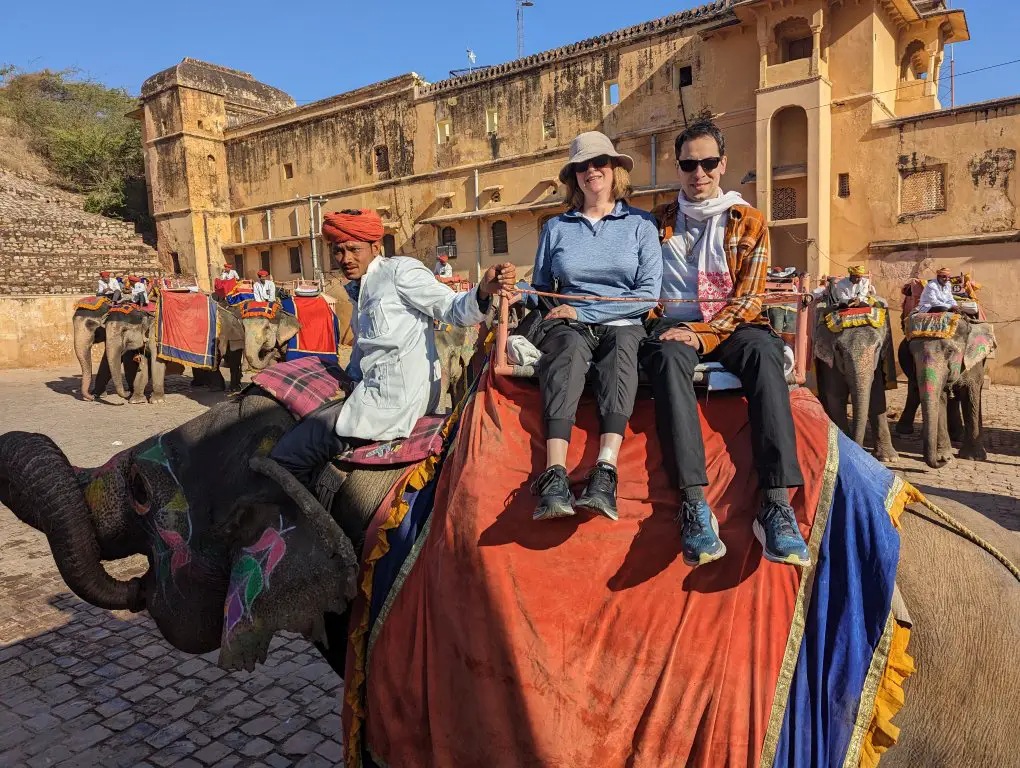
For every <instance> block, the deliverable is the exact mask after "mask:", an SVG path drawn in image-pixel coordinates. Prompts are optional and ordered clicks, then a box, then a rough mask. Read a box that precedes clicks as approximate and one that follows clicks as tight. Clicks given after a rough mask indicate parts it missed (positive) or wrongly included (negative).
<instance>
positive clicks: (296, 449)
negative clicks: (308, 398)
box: [269, 400, 352, 489]
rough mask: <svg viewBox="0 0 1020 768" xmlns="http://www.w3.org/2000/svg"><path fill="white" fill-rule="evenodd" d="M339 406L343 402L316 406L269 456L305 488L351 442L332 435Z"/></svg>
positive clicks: (338, 413)
mask: <svg viewBox="0 0 1020 768" xmlns="http://www.w3.org/2000/svg"><path fill="white" fill-rule="evenodd" d="M343 406H344V401H343V400H336V401H331V402H328V403H325V404H323V405H321V406H319V407H318V408H316V409H315V410H314V411H312V412H311V413H310V414H308V415H307V416H305V417H304V418H303V419H302V420H301V421H300V422H298V423H297V424H296V425H295V426H294V427H292V428H291V429H290V431H288V432H286V433H285V434H284V436H283V437H281V438H280V442H278V443H277V444H276V445H275V446H274V447H273V450H272V451H271V452H270V454H269V457H270V458H271V459H274V460H275V461H276V463H277V464H280V465H281V466H283V467H285V468H286V469H287V470H289V471H290V473H291V474H292V475H294V477H296V478H297V479H298V480H299V481H300V482H301V484H302V485H304V486H305V487H306V488H308V489H312V488H313V485H314V483H315V481H316V480H317V479H318V477H319V473H320V472H322V469H323V468H324V467H325V466H326V462H328V461H329V460H330V459H331V458H333V457H334V456H336V455H337V454H340V453H343V452H344V451H345V450H347V448H348V447H349V446H350V444H351V442H352V441H351V440H350V438H343V437H340V436H338V435H337V433H336V420H337V418H338V417H339V416H340V409H341V408H343Z"/></svg>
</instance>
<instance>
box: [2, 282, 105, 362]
mask: <svg viewBox="0 0 1020 768" xmlns="http://www.w3.org/2000/svg"><path fill="white" fill-rule="evenodd" d="M77 300H78V297H77V296H0V369H3V368H45V367H47V366H53V365H76V364H77V359H76V358H75V356H74V347H73V346H72V341H73V339H74V337H73V332H72V329H71V315H72V314H73V313H74V304H75V302H76V301H77ZM93 370H95V369H93Z"/></svg>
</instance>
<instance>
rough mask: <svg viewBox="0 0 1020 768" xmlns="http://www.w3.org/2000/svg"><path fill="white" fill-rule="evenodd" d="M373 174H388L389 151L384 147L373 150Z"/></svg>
mask: <svg viewBox="0 0 1020 768" xmlns="http://www.w3.org/2000/svg"><path fill="white" fill-rule="evenodd" d="M375 172H376V173H389V172H390V151H389V150H388V149H387V148H386V147H384V146H379V147H376V148H375Z"/></svg>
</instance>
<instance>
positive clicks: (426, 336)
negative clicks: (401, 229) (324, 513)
mask: <svg viewBox="0 0 1020 768" xmlns="http://www.w3.org/2000/svg"><path fill="white" fill-rule="evenodd" d="M352 303H353V304H354V310H355V311H354V313H353V314H352V316H351V330H352V331H353V332H354V337H355V340H354V349H353V350H352V352H351V362H350V364H349V365H348V366H347V373H348V375H350V377H351V378H352V379H354V380H355V381H358V382H359V383H358V385H357V386H356V387H355V388H354V391H353V392H351V394H350V396H349V397H348V398H347V402H346V403H345V404H344V407H343V409H342V410H341V411H340V417H339V419H337V424H336V433H337V434H338V435H339V436H341V437H359V438H362V439H364V440H393V439H395V438H398V437H407V436H408V435H410V434H411V430H412V428H413V427H414V424H415V422H417V421H418V419H419V418H421V417H422V416H424V415H425V414H427V413H430V412H433V411H435V409H436V408H438V406H439V396H440V392H441V388H442V368H441V366H440V364H439V354H438V352H437V351H436V339H435V330H434V328H433V324H432V321H433V319H435V320H439V321H441V322H444V323H448V324H450V325H457V326H471V325H477V324H478V323H480V322H482V321H483V320H484V319H485V313H484V312H483V311H482V309H481V308H480V307H479V306H478V294H477V289H475V290H474V291H466V292H464V293H455V292H454V291H453V290H451V289H450V288H449V287H448V286H446V285H443V284H442V283H441V282H439V281H438V280H436V278H435V277H434V276H433V274H432V273H431V272H430V271H429V269H428V267H426V266H425V265H424V264H422V263H421V262H420V261H418V260H417V259H414V258H411V257H409V256H389V257H378V258H376V259H375V261H373V262H372V263H371V264H370V265H369V267H368V270H367V271H366V273H365V276H364V277H362V278H361V281H360V286H359V290H358V296H357V299H356V300H353V299H352Z"/></svg>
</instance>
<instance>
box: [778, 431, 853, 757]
mask: <svg viewBox="0 0 1020 768" xmlns="http://www.w3.org/2000/svg"><path fill="white" fill-rule="evenodd" d="M838 429H839V428H838V427H837V426H836V425H835V424H833V423H832V422H829V447H828V453H827V455H826V458H825V470H824V472H823V474H822V491H821V494H820V495H819V497H818V507H817V508H816V509H815V519H814V521H813V522H812V524H811V537H810V539H809V540H808V550H809V551H810V552H811V565H809V566H808V567H807V568H805V569H804V571H803V573H802V575H801V580H800V588H799V589H798V590H797V602H796V605H795V607H794V609H793V621H792V622H791V625H790V635H789V637H788V638H787V640H786V652H785V653H784V654H783V664H782V666H781V667H780V668H779V678H778V680H777V681H776V694H775V697H774V698H773V699H772V711H771V714H770V715H769V725H768V729H767V730H766V731H765V743H764V744H763V745H762V750H761V760H760V761H759V762H758V765H759V766H760V768H772V765H773V764H774V763H775V760H776V749H777V748H778V747H779V736H780V733H781V732H782V730H783V719H784V718H785V717H786V705H787V704H788V703H789V699H790V685H791V684H792V682H793V675H794V673H795V672H796V669H797V657H798V656H799V655H800V646H801V641H802V640H803V639H804V627H805V623H806V621H807V611H808V606H810V605H811V592H812V590H813V588H814V581H815V568H817V567H818V550H819V549H820V548H821V546H822V539H823V537H824V536H825V529H826V528H827V527H828V524H829V512H830V510H831V509H832V497H833V493H834V492H835V489H836V474H837V472H838V471H839V443H838V439H839V438H838V434H839V433H838ZM868 711H869V712H870V711H871V710H870V709H869V710H868Z"/></svg>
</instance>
